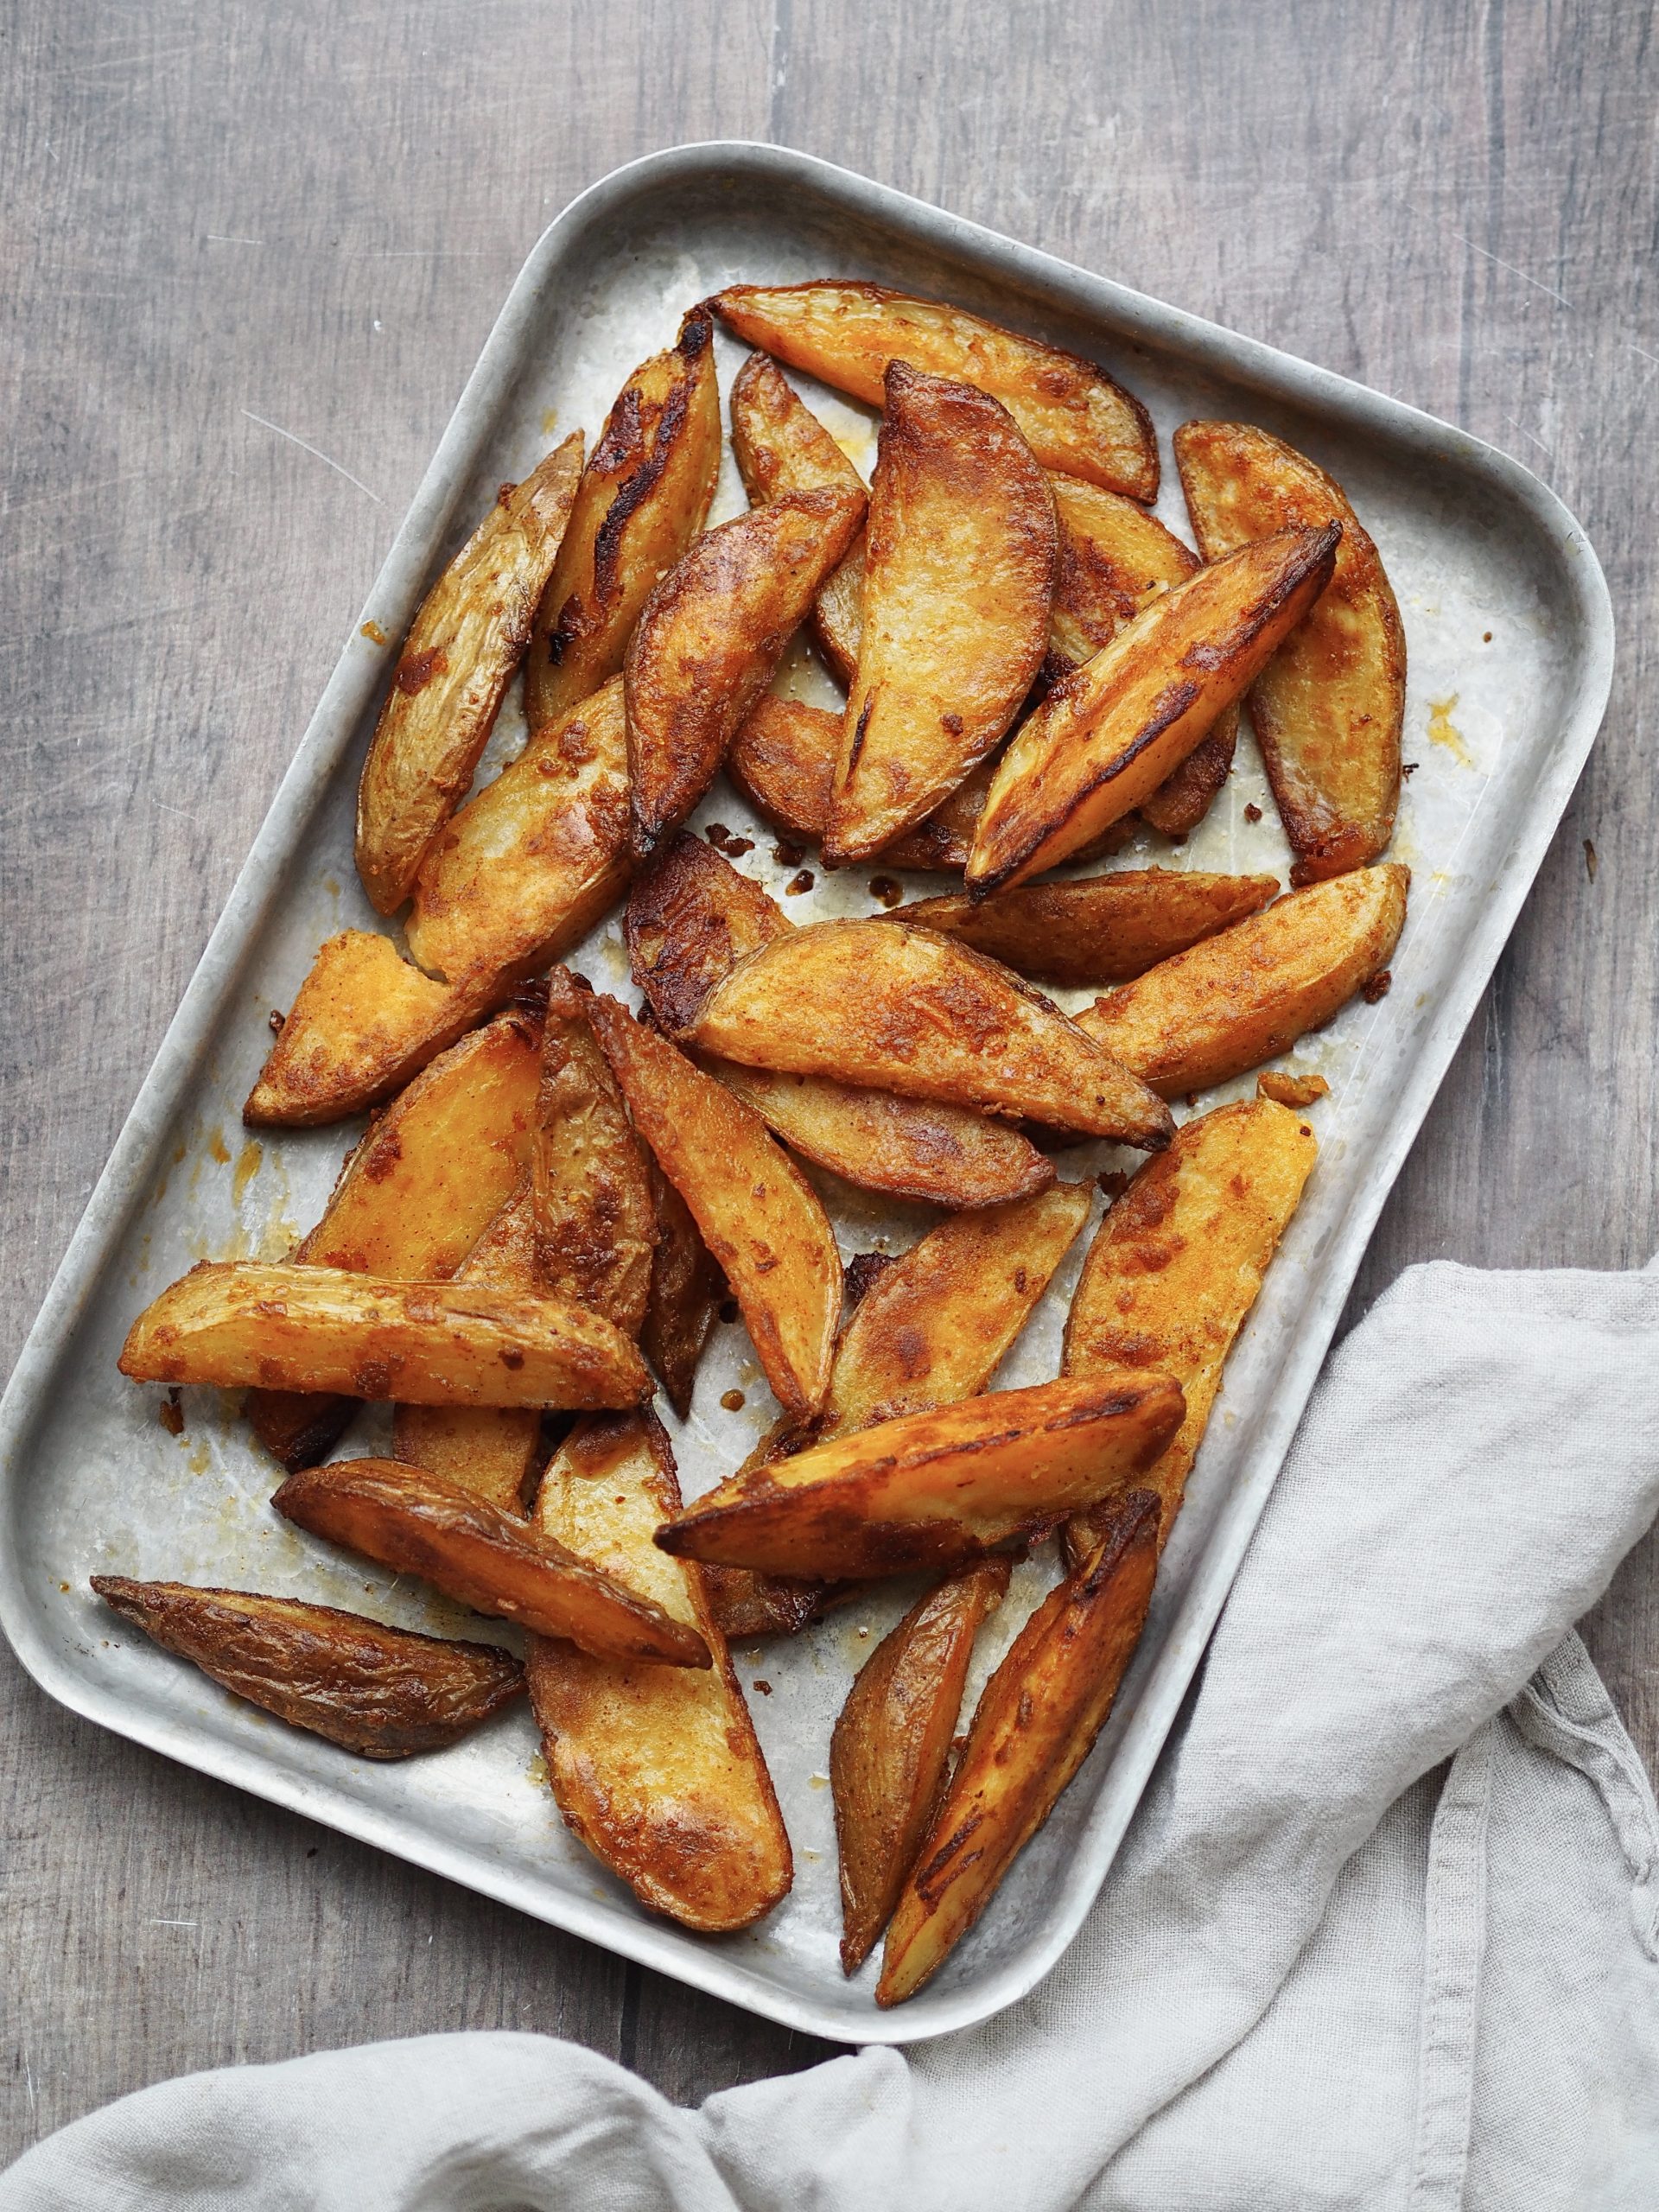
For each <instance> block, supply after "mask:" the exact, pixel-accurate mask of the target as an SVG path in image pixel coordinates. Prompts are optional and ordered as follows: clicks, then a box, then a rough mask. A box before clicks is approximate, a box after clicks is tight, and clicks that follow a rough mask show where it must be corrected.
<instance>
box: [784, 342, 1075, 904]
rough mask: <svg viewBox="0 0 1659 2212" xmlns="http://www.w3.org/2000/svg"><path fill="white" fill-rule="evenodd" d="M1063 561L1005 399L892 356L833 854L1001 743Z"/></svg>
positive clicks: (860, 845) (859, 853)
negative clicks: (1000, 401) (926, 372)
mask: <svg viewBox="0 0 1659 2212" xmlns="http://www.w3.org/2000/svg"><path fill="white" fill-rule="evenodd" d="M1057 561H1058V550H1057V540H1056V531H1055V524H1054V501H1053V497H1052V494H1051V493H1050V491H1049V488H1048V479H1047V478H1046V476H1045V475H1044V474H1043V472H1042V470H1041V469H1040V468H1039V467H1038V466H1037V462H1036V461H1035V459H1034V458H1033V454H1032V450H1031V448H1030V447H1029V446H1028V445H1027V443H1026V442H1025V440H1024V438H1022V437H1021V436H1020V432H1019V429H1017V427H1016V426H1015V424H1014V421H1013V419H1012V417H1011V416H1009V415H1008V413H1007V410H1006V409H1004V408H1003V407H1002V406H1001V405H1000V404H998V402H997V401H996V400H995V399H993V398H991V397H988V395H987V394H986V393H984V392H982V391H977V390H976V389H975V388H974V387H973V386H972V385H964V384H955V383H951V382H950V381H949V380H948V379H946V378H942V377H931V376H925V375H923V374H921V373H920V372H918V371H917V370H915V369H913V368H912V367H911V366H910V365H908V364H907V363H906V362H904V361H894V362H893V363H892V364H891V365H889V367H888V370H887V411H886V414H885V415H884V416H883V418H882V424H881V441H880V454H879V457H878V459H877V461H876V467H875V478H874V484H873V486H872V488H871V493H870V523H869V531H868V537H867V540H866V556H865V569H864V597H863V601H862V606H861V616H860V647H859V658H858V667H857V671H856V672H855V677H854V682H853V687H852V690H851V691H850V693H849V696H848V700H847V716H846V724H845V729H844V732H843V735H842V750H841V759H840V762H839V764H838V766H837V769H836V784H835V788H834V790H833V791H832V792H831V794H830V800H829V821H828V822H827V823H826V824H825V825H824V835H823V856H824V859H825V860H826V861H828V862H829V864H830V865H831V866H832V867H839V866H842V865H845V864H849V863H851V862H854V861H868V860H870V859H873V858H874V855H876V854H877V853H879V852H880V851H882V850H883V849H885V848H886V847H887V846H888V845H890V844H891V843H892V842H893V839H894V838H895V837H898V836H901V835H902V834H903V832H904V831H905V830H906V829H911V828H912V827H913V826H914V825H915V824H916V823H918V822H922V821H925V819H926V817H928V816H929V815H930V814H931V813H932V812H933V810H934V809H935V808H936V807H938V805H939V804H940V803H941V802H942V801H943V800H944V798H947V797H948V796H949V794H950V792H951V791H954V790H955V789H956V787H957V785H958V784H960V783H961V782H962V781H963V778H964V777H965V776H967V774H968V773H969V771H970V770H971V769H973V768H975V767H976V766H978V764H979V763H980V761H982V760H984V759H985V757H986V756H987V754H988V753H990V752H992V751H993V750H994V749H995V747H996V746H997V745H998V744H999V743H1000V741H1001V739H1002V737H1003V735H1004V734H1005V733H1006V732H1007V728H1008V727H1009V725H1010V724H1011V723H1012V721H1013V720H1014V715H1015V713H1016V712H1017V710H1018V709H1019V707H1020V703H1021V702H1022V701H1023V700H1024V698H1025V696H1026V694H1027V691H1029V690H1030V689H1031V686H1032V683H1033V681H1034V679H1035V677H1036V676H1037V672H1038V671H1039V669H1040V668H1041V666H1042V664H1043V656H1044V654H1045V652H1046V650H1047V645H1048V611H1049V605H1050V602H1051V601H1052V598H1053V596H1054V575H1055V568H1056V564H1057ZM964 580H968V581H967V582H966V583H965V582H964Z"/></svg>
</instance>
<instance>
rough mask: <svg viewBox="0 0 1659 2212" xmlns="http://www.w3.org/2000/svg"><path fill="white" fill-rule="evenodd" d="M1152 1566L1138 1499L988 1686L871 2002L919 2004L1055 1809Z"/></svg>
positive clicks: (1146, 1514) (1084, 1748) (1152, 1543)
mask: <svg viewBox="0 0 1659 2212" xmlns="http://www.w3.org/2000/svg"><path fill="white" fill-rule="evenodd" d="M1157 1571H1158V1501H1157V1499H1156V1498H1155V1497H1153V1496H1152V1495H1151V1494H1150V1492H1148V1491H1131V1492H1130V1494H1129V1495H1128V1497H1125V1498H1122V1499H1120V1500H1119V1501H1118V1503H1117V1505H1116V1510H1114V1512H1113V1514H1112V1516H1111V1518H1110V1521H1109V1525H1108V1527H1107V1529H1106V1530H1105V1532H1104V1534H1103V1537H1102V1540H1101V1541H1100V1542H1099V1544H1098V1545H1096V1548H1095V1550H1094V1551H1093V1552H1092V1553H1091V1554H1090V1557H1089V1559H1088V1560H1086V1561H1085V1562H1084V1566H1083V1567H1081V1568H1079V1569H1078V1570H1077V1573H1074V1574H1072V1575H1071V1576H1069V1577H1068V1578H1067V1580H1065V1581H1064V1582H1062V1583H1060V1584H1059V1585H1058V1587H1057V1588H1056V1589H1054V1590H1052V1591H1051V1592H1050V1593H1049V1595H1048V1596H1047V1598H1046V1599H1044V1601H1043V1603H1042V1604H1041V1605H1039V1607H1038V1608H1037V1610H1036V1611H1035V1612H1034V1613H1033V1615H1032V1617H1031V1618H1030V1619H1029V1620H1028V1621H1027V1623H1026V1625H1025V1627H1024V1628H1023V1629H1021V1630H1020V1634H1019V1636H1018V1637H1016V1638H1015V1639H1014V1643H1013V1645H1012V1647H1011V1648H1010V1649H1009V1651H1008V1653H1007V1656H1006V1658H1004V1660H1003V1661H1002V1663H1001V1666H1000V1667H999V1668H998V1669H997V1670H996V1672H995V1674H994V1675H992V1676H991V1679H990V1681H988V1682H987V1684H986V1685H985V1689H984V1694H982V1697H981V1699H980V1700H979V1706H978V1709H977V1710H976V1713H975V1714H974V1720H973V1726H972V1727H971V1728H970V1729H969V1732H968V1742H967V1745H966V1746H965V1748H964V1750H963V1754H962V1757H961V1758H960V1759H959V1760H958V1762H957V1770H956V1772H955V1773H954V1774H953V1775H952V1776H951V1777H950V1788H949V1789H948V1790H947V1791H946V1792H945V1798H944V1804H943V1806H942V1807H941V1808H940V1809H939V1814H938V1819H937V1820H936V1821H934V1823H933V1827H932V1830H931V1833H930V1834H929V1836H928V1839H927V1840H926V1842H925V1844H924V1845H923V1846H922V1849H921V1854H920V1857H919V1858H918V1860H917V1862H916V1866H915V1870H914V1872H912V1875H911V1877H910V1879H909V1880H908V1882H906V1885H905V1889H904V1892H903V1894H902V1896H901V1897H899V1904H898V1908H897V1910H895V1912H894V1914H893V1921H892V1924H891V1925H890V1926H889V1928H888V1929H887V1945H886V1948H885V1949H884V1950H883V1952H882V1955H881V1979H880V1983H879V1984H878V1985H877V1987H876V1993H875V2001H876V2003H877V2004H878V2005H898V2004H900V2003H902V2001H903V2000H904V1999H906V1997H913V1996H914V1995H915V1993H916V1992H917V1991H918V1989H919V1988H920V1987H921V1986H922V1984H923V1983H924V1982H925V1981H926V1980H928V1978H929V1977H930V1976H931V1974H936V1973H937V1972H938V1968H939V1967H941V1966H942V1965H943V1964H944V1961H945V1959H946V1958H947V1957H948V1956H949V1955H950V1952H951V1951H952V1950H953V1949H954V1948H955V1947H956V1945H957V1943H959V1942H961V1940H962V1938H963V1936H965V1935H966V1934H967V1933H968V1930H969V1929H970V1928H971V1927H972V1926H973V1924H974V1923H975V1922H976V1920H977V1919H978V1918H979V1916H980V1914H981V1913H982V1912H983V1910H985V1907H986V1906H987V1905H988V1904H989V1903H990V1901H991V1898H992V1897H993V1896H994V1895H995V1891H996V1889H997V1885H999V1883H1000V1882H1001V1879H1002V1877H1003V1876H1004V1875H1005V1874H1006V1873H1007V1870H1008V1868H1009V1866H1011V1865H1012V1864H1013V1862H1014V1859H1015V1858H1016V1857H1017V1856H1018V1855H1019V1853H1020V1852H1021V1851H1023V1850H1024V1848H1025V1847H1026V1845H1027V1844H1028V1843H1029V1842H1030V1840H1031V1839H1032V1837H1033V1835H1035V1834H1036V1833H1037V1831H1038V1829H1039V1827H1041V1826H1042V1825H1043V1822H1044V1821H1046V1819H1047V1818H1048V1816H1049V1815H1050V1813H1052V1811H1053V1809H1054V1807H1055V1805H1056V1803H1057V1802H1058V1799H1059V1796H1060V1794H1061V1792H1062V1791H1063V1790H1064V1789H1065V1788H1066V1787H1067V1785H1068V1784H1069V1783H1070V1782H1071V1779H1072V1777H1073V1776H1074V1775H1075V1774H1076V1773H1077V1769H1078V1768H1079V1767H1080V1766H1081V1765H1082V1764H1083V1762H1084V1759H1085V1758H1087V1757H1088V1755H1089V1753H1090V1750H1091V1749H1092V1748H1093V1746H1094V1742H1095V1738H1096V1737H1097V1736H1098V1735H1099V1733H1100V1732H1101V1730H1102V1729H1103V1727H1104V1726H1105V1725H1106V1720H1107V1718H1108V1716H1109V1713H1110V1712H1111V1709H1112V1707H1113V1705H1114V1704H1115V1703H1116V1698H1117V1692H1118V1687H1119V1685H1120V1684H1121V1683H1122V1680H1123V1676H1124V1675H1125V1674H1126V1673H1127V1671H1128V1664H1129V1662H1130V1660H1131V1659H1132V1658H1133V1657H1134V1656H1135V1645H1136V1644H1137V1643H1139V1641H1140V1638H1141V1629H1142V1628H1143V1626H1144V1625H1145V1624H1146V1618H1147V1606H1148V1605H1149V1604H1150V1603H1151V1600H1152V1585H1153V1579H1154V1575H1155V1574H1156V1573H1157Z"/></svg>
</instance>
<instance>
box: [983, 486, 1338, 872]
mask: <svg viewBox="0 0 1659 2212" xmlns="http://www.w3.org/2000/svg"><path fill="white" fill-rule="evenodd" d="M1339 534H1340V533H1339V531H1338V529H1337V527H1336V525H1335V524H1332V527H1331V528H1330V529H1328V530H1323V531H1281V533H1280V535H1279V536H1278V537H1268V538H1262V540H1261V541H1260V542H1259V543H1255V544H1253V545H1247V546H1244V547H1243V548H1241V550H1239V551H1238V552H1236V553H1235V554H1232V555H1230V556H1229V558H1228V559H1226V560H1224V561H1218V562H1217V563H1216V565H1215V566H1214V567H1213V568H1211V569H1199V570H1198V574H1197V575H1194V576H1192V577H1190V578H1189V579H1188V581H1187V582H1185V583H1184V584H1178V585H1176V587H1175V588H1174V589H1173V591H1167V592H1164V593H1161V594H1160V595H1159V596H1158V597H1157V598H1156V599H1154V600H1153V601H1151V602H1150V603H1149V604H1148V605H1147V607H1145V608H1144V609H1143V610H1142V612H1141V613H1139V614H1137V615H1136V616H1135V620H1133V621H1132V622H1130V623H1128V625H1127V626H1125V627H1124V628H1123V629H1122V630H1121V631H1120V632H1118V634H1117V636H1116V638H1115V639H1113V640H1112V642H1111V644H1110V645H1106V646H1103V648H1102V649H1101V651H1100V652H1097V653H1096V655H1095V657H1094V658H1093V659H1092V660H1090V661H1085V662H1084V664H1083V666H1082V667H1081V668H1079V669H1077V670H1076V671H1074V672H1073V673H1072V674H1071V675H1070V676H1068V677H1065V679H1064V680H1063V681H1062V682H1061V683H1057V684H1056V685H1055V686H1054V689H1053V690H1052V691H1051V692H1050V693H1049V695H1048V696H1047V698H1046V699H1045V700H1044V702H1043V703H1042V705H1041V706H1040V707H1039V709H1037V711H1036V713H1035V714H1034V715H1032V717H1031V719H1030V720H1029V721H1027V723H1026V724H1025V725H1024V727H1023V728H1021V730H1020V734H1019V735H1018V736H1017V737H1016V738H1015V739H1014V742H1013V743H1012V744H1011V745H1010V746H1009V747H1008V749H1007V752H1006V753H1004V754H1003V755H1002V758H1001V762H1000V763H999V764H998V766H997V771H996V779H995V782H994V783H993V784H992V785H991V791H990V796H989V798H988V799H987V800H986V802H985V810H984V812H983V813H982V815H981V817H980V819H979V828H978V829H977V830H976V833H975V836H974V849H973V852H972V853H971V854H970V855H969V861H968V866H967V869H966V871H965V880H966V882H967V885H968V887H969V890H972V891H976V892H978V893H981V894H983V893H985V892H987V891H994V890H996V889H998V888H1000V887H1003V886H1006V885H1012V884H1015V883H1022V882H1024V880H1025V879H1026V878H1027V876H1028V875H1036V874H1040V873H1041V871H1042V870H1043V869H1044V868H1053V867H1055V866H1057V865H1058V862H1059V861H1063V860H1065V859H1068V858H1069V857H1070V856H1071V855H1072V854H1074V853H1075V852H1076V851H1077V849H1078V848H1079V847H1080V846H1082V845H1084V844H1086V843H1087V842H1088V841H1089V840H1090V837H1092V836H1095V835H1096V833H1097V832H1098V831H1099V830H1101V829H1104V828H1106V827H1107V825H1108V824H1109V823H1113V822H1116V821H1118V820H1120V819H1121V818H1122V817H1123V816H1124V815H1126V814H1128V812H1130V810H1132V809H1133V808H1135V807H1137V806H1139V805H1140V804H1141V801H1142V800H1143V799H1145V798H1149V797H1150V796H1151V794H1152V793H1153V792H1154V791H1156V790H1157V788H1158V786H1159V785H1160V784H1161V783H1163V781H1164V780H1165V779H1166V777H1167V776H1168V775H1170V773H1171V772H1173V770H1174V769H1175V768H1177V767H1179V765H1180V763H1181V762H1182V761H1183V760H1185V759H1186V757H1187V755H1188V754H1189V753H1191V752H1192V749H1193V747H1194V746H1196V745H1197V744H1198V740H1199V739H1200V738H1201V737H1202V736H1203V735H1204V734H1205V731H1206V730H1208V729H1210V728H1211V726H1212V725H1213V724H1214V722H1215V721H1216V719H1217V716H1218V715H1220V714H1221V713H1222V711H1223V709H1224V708H1226V707H1229V706H1230V705H1231V704H1232V702H1233V701H1234V700H1235V699H1236V698H1237V696H1239V694H1240V692H1241V691H1243V690H1244V689H1245V687H1246V686H1247V685H1248V684H1249V683H1250V682H1251V681H1252V680H1253V678H1254V677H1255V676H1256V675H1257V674H1259V672H1260V671H1261V670H1262V666H1263V664H1264V663H1265V662H1266V661H1267V659H1268V655H1269V654H1270V653H1272V652H1274V648H1275V647H1276V646H1277V645H1279V644H1280V643H1281V641H1282V639H1284V638H1285V636H1286V634H1287V632H1288V631H1290V630H1291V629H1292V628H1293V627H1294V625H1295V624H1296V623H1297V622H1299V621H1300V620H1301V618H1302V616H1303V615H1304V614H1305V613H1306V612H1307V609H1308V608H1309V607H1311V606H1312V604H1313V601H1314V600H1315V599H1317V598H1318V596H1319V593H1320V592H1321V591H1322V590H1323V589H1324V588H1325V584H1326V583H1327V582H1328V581H1329V579H1330V576H1331V572H1332V566H1333V564H1334V563H1335V560H1336V550H1337V541H1338V536H1339Z"/></svg>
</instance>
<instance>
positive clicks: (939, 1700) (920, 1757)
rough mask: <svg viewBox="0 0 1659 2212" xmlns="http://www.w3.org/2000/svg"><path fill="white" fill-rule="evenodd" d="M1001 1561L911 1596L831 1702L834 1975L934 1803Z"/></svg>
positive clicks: (889, 1911) (883, 1921) (1004, 1569)
mask: <svg viewBox="0 0 1659 2212" xmlns="http://www.w3.org/2000/svg"><path fill="white" fill-rule="evenodd" d="M1009 1566H1010V1562H1009V1561H1008V1560H1007V1559H1006V1558H1004V1559H988V1560H981V1561H979V1562H978V1563H977V1564H976V1565H975V1566H973V1567H966V1568H964V1569H963V1572H962V1573H960V1574H956V1575H953V1576H951V1578H950V1580H948V1581H946V1582H943V1583H941V1584H940V1585H939V1586H938V1589H937V1590H930V1591H929V1592H928V1593H927V1595H926V1596H925V1598H921V1599H918V1601H917V1602H916V1604H915V1605H912V1607H911V1609H910V1611H908V1612H907V1613H906V1615H905V1618H903V1620H901V1621H900V1622H899V1625H898V1627H897V1628H895V1629H894V1630H893V1632H892V1634H891V1635H890V1636H887V1637H884V1638H883V1639H882V1641H881V1642H880V1643H879V1644H878V1645H877V1646H876V1648H875V1649H874V1651H873V1652H872V1653H871V1655H870V1656H869V1658H868V1660H866V1662H864V1665H863V1667H862V1668H861V1669H860V1671H859V1676H858V1680H857V1681H855V1683H854V1684H853V1687H852V1689H851V1690H850V1692H849V1694H848V1698H847V1702H846V1704H845V1705H843V1706H842V1708H841V1713H840V1717H839V1718H838V1719H837V1720H836V1729H835V1733H834V1735H833V1736H832V1737H831V1738H830V1739H829V1785H830V1788H831V1789H832V1790H833V1791H834V1793H835V1806H836V1843H837V1845H838V1847H839V1850H840V1856H841V1914H842V1938H841V1970H842V1973H843V1974H856V1973H857V1972H858V1970H859V1968H860V1967H861V1966H862V1965H863V1963H864V1961H865V1960H866V1959H867V1958H868V1956H869V1955H870V1952H871V1951H872V1950H873V1949H874V1946H875V1942H876V1939H877V1937H878V1936H880V1933H881V1930H882V1929H884V1928H885V1927H886V1926H887V1922H888V1921H889V1919H890V1918H891V1917H892V1916H893V1907H894V1905H895V1904H898V1902H899V1891H900V1890H901V1889H902V1888H903V1887H904V1883H905V1877H906V1874H908V1873H909V1872H910V1870H911V1868H912V1866H913V1865H914V1864H915V1861H916V1854H917V1853H918V1851H919V1850H920V1849H921V1847H922V1844H923V1841H924V1840H925V1837H926V1834H927V1832H928V1829H929V1827H931V1824H932V1821H933V1816H934V1815H935V1813H936V1812H937V1811H938V1804H939V1798H940V1795H941V1793H942V1792H943V1790H944V1779H945V1771H946V1765H947V1762H948V1761H949V1758H950V1744H951V1739H952V1738H953V1737H954V1735H955V1733H956V1727H957V1714H958V1713H960V1711H961V1710H962V1693H963V1685H964V1684H965V1682H966V1681H967V1679H968V1662H969V1659H970V1658H971V1657H972V1656H973V1650H974V1638H975V1637H976V1636H977V1635H978V1634H979V1631H980V1629H981V1626H982V1624H983V1622H984V1620H985V1618H986V1616H987V1614H988V1613H993V1612H995V1611H996V1608H997V1607H998V1606H999V1605H1001V1602H1002V1599H1003V1597H1004V1596H1005V1594H1006V1593H1007V1586H1008V1572H1009Z"/></svg>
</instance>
